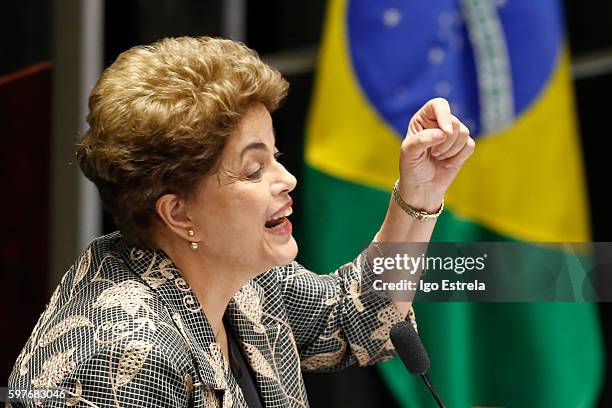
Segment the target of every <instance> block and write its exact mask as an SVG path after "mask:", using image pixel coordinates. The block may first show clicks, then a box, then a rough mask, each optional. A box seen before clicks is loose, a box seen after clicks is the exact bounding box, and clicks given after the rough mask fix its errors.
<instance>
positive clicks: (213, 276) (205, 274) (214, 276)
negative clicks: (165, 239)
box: [162, 241, 252, 336]
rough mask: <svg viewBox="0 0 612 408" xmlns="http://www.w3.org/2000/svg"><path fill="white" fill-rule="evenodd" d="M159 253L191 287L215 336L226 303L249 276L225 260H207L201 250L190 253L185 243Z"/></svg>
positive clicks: (220, 327)
mask: <svg viewBox="0 0 612 408" xmlns="http://www.w3.org/2000/svg"><path fill="white" fill-rule="evenodd" d="M181 244H182V245H181ZM162 250H163V251H164V252H165V253H166V254H167V255H168V256H169V257H170V259H171V260H172V261H173V262H174V264H175V265H176V267H177V268H178V269H179V271H180V272H181V275H182V276H183V278H184V279H185V281H187V283H188V284H189V286H191V289H192V290H193V292H194V294H195V295H196V297H197V298H198V301H199V302H200V305H201V307H202V310H203V312H204V314H205V315H206V318H207V319H208V322H209V323H210V325H211V327H212V330H213V333H214V334H215V336H216V335H217V334H218V333H219V332H220V331H221V330H222V328H223V315H224V314H225V310H226V309H227V305H228V304H229V301H230V300H231V298H232V296H234V294H235V293H236V292H237V291H238V290H239V289H240V287H242V285H244V283H245V282H246V281H247V280H248V279H249V277H250V276H252V274H251V275H249V274H248V273H246V272H245V271H238V270H236V269H237V268H235V267H233V266H232V265H229V264H228V263H227V261H225V262H223V260H221V259H214V258H212V257H206V256H204V252H203V249H197V250H193V249H191V248H190V247H189V246H188V243H185V242H184V241H183V242H179V243H177V244H176V245H168V244H166V245H163V246H162ZM242 272H244V273H242Z"/></svg>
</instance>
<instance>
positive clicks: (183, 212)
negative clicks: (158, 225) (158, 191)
mask: <svg viewBox="0 0 612 408" xmlns="http://www.w3.org/2000/svg"><path fill="white" fill-rule="evenodd" d="M155 211H156V212H157V214H158V215H159V218H161V220H162V222H163V223H164V225H165V226H166V227H168V228H169V229H170V230H172V231H173V232H174V233H175V234H177V235H178V236H179V237H181V238H183V239H185V240H188V241H192V240H193V237H190V236H189V235H188V230H189V229H190V228H193V223H192V220H191V218H190V217H189V214H188V212H187V206H186V205H185V200H184V199H182V198H179V197H178V196H177V195H176V194H164V195H163V196H161V197H159V198H158V199H157V201H156V202H155Z"/></svg>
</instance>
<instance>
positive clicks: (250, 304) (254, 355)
mask: <svg viewBox="0 0 612 408" xmlns="http://www.w3.org/2000/svg"><path fill="white" fill-rule="evenodd" d="M264 301H265V299H264V291H263V289H262V288H261V287H260V286H259V285H257V283H255V282H253V281H248V282H247V283H246V284H245V285H244V286H242V288H241V289H240V291H238V292H237V293H236V294H235V295H234V297H233V298H232V299H231V301H230V303H229V305H228V307H227V310H226V316H227V317H228V319H227V321H228V322H230V324H231V326H232V329H233V331H234V333H235V335H236V338H237V340H238V342H239V344H240V345H241V347H242V351H243V354H244V356H245V357H246V359H247V360H248V362H249V364H250V366H251V367H252V369H253V372H254V373H255V377H256V378H255V381H256V382H257V385H258V387H259V390H260V394H261V398H262V400H263V402H264V405H265V406H266V407H285V406H289V405H291V404H289V402H288V401H287V400H286V399H282V400H279V397H281V396H282V397H285V398H287V393H286V392H285V390H284V387H283V383H282V378H279V377H280V374H279V370H278V368H277V366H276V363H277V358H276V357H277V355H276V354H278V353H279V351H275V350H277V349H276V345H277V342H278V340H279V338H280V337H279V335H280V332H279V330H282V327H281V326H280V325H279V324H278V323H277V322H276V321H274V320H273V319H270V318H267V316H266V315H264V313H263V305H264Z"/></svg>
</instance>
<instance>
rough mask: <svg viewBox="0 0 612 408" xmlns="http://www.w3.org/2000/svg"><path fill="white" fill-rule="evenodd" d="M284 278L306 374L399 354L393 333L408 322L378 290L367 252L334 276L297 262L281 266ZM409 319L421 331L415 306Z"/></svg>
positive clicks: (286, 304)
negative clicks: (396, 324)
mask: <svg viewBox="0 0 612 408" xmlns="http://www.w3.org/2000/svg"><path fill="white" fill-rule="evenodd" d="M280 277H281V285H282V287H283V297H284V302H285V308H286V310H287V314H288V320H289V324H290V325H291V328H292V330H293V334H294V337H295V341H296V345H297V348H298V352H299V354H300V359H301V364H302V369H303V370H306V371H333V370H338V369H341V368H344V367H346V366H348V365H350V364H353V363H354V362H357V363H358V364H359V365H360V366H364V365H369V364H374V363H376V362H379V361H384V360H386V359H388V358H390V357H392V356H393V355H395V350H394V348H393V345H392V344H391V341H390V340H389V330H390V329H391V327H392V326H393V325H394V324H395V323H397V322H398V321H400V320H403V319H402V317H401V315H400V312H399V311H398V309H397V308H396V307H395V304H394V303H393V302H392V301H391V300H390V299H389V298H388V297H387V296H386V295H385V294H384V293H382V292H379V291H375V290H374V289H373V281H374V280H375V279H376V275H375V274H374V273H373V271H372V269H371V267H370V264H369V263H368V259H367V255H366V251H364V252H362V253H361V254H359V256H357V258H356V259H355V260H354V261H353V262H350V263H347V264H345V265H343V266H341V267H340V268H339V269H337V270H336V271H335V272H333V273H331V274H329V275H317V274H315V273H313V272H311V271H308V270H307V269H305V268H304V267H303V266H301V265H300V264H299V263H297V262H293V263H291V264H289V265H287V266H285V267H283V268H281V273H280ZM408 318H410V321H411V322H412V324H413V326H415V328H416V322H415V320H414V312H413V310H412V308H411V309H410V312H409V314H408Z"/></svg>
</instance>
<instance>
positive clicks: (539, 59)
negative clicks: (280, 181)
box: [301, 0, 603, 408]
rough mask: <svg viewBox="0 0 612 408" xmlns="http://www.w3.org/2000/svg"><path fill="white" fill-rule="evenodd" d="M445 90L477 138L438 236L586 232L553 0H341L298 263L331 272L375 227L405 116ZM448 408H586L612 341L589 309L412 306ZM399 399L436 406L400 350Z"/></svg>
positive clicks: (312, 137) (319, 88)
mask: <svg viewBox="0 0 612 408" xmlns="http://www.w3.org/2000/svg"><path fill="white" fill-rule="evenodd" d="M437 96H441V97H444V98H446V99H448V100H449V102H450V104H451V108H452V110H453V113H454V114H455V115H457V116H458V117H459V118H460V119H461V120H462V121H463V122H464V123H465V124H466V125H467V126H468V127H469V128H470V131H471V134H472V136H473V137H474V138H475V139H476V144H477V147H476V152H475V153H474V155H473V156H472V157H471V158H470V159H469V160H468V161H467V163H466V164H465V166H464V167H463V169H462V170H461V171H460V172H459V174H458V176H457V178H456V179H455V181H454V183H453V184H452V186H451V188H450V189H449V191H448V192H447V195H446V209H445V211H444V213H443V215H442V216H441V217H440V219H439V220H438V223H437V226H436V229H435V231H434V236H433V240H434V241H512V242H517V241H518V242H587V241H589V240H590V239H591V237H590V225H589V210H588V208H589V207H588V202H587V198H586V186H585V181H584V170H583V166H582V161H581V149H580V145H579V138H578V135H577V127H576V118H575V111H574V106H573V95H572V88H571V78H570V63H569V55H568V49H567V46H566V43H565V39H564V29H563V24H562V14H561V10H560V6H559V2H558V0H557V1H554V0H538V1H527V0H505V1H504V0H497V1H494V0H435V1H424V0H418V1H417V0H410V1H399V0H396V1H392V0H376V1H371V0H331V1H330V4H329V7H328V14H327V20H326V25H325V29H324V37H323V41H322V48H321V50H320V59H319V66H318V73H317V79H316V84H315V90H314V99H313V104H312V108H311V112H310V116H309V122H308V125H307V129H306V132H307V135H306V136H307V137H306V147H305V156H306V157H305V160H306V170H305V174H304V178H303V179H304V191H305V211H306V212H305V213H304V221H305V222H304V227H303V228H304V236H302V237H301V238H302V239H301V251H302V259H303V261H304V262H305V263H306V265H308V266H309V267H310V268H312V269H314V270H320V271H331V270H333V269H334V268H335V267H337V266H338V265H340V264H341V263H343V262H345V261H346V260H347V259H350V258H352V257H354V256H355V255H356V254H357V253H358V252H359V251H360V250H361V249H363V247H364V246H365V245H366V244H367V243H368V242H369V241H370V240H371V239H372V237H373V236H374V234H375V232H376V231H377V230H378V227H379V226H380V224H381V222H382V220H383V218H384V215H385V213H386V209H387V206H388V203H389V197H390V195H389V192H390V190H391V188H392V186H393V182H394V181H395V179H396V178H397V177H398V160H399V146H400V142H401V140H402V138H403V137H404V135H405V133H406V128H407V124H408V121H409V119H410V117H411V116H412V115H413V114H414V113H415V112H416V111H417V109H418V108H419V107H420V106H421V105H422V104H423V103H424V102H425V101H427V100H428V99H430V98H433V97H437ZM415 311H416V314H417V319H418V323H419V331H420V334H421V337H422V339H423V341H424V343H425V345H426V346H427V348H428V351H429V354H430V357H431V360H432V368H431V371H430V374H431V377H432V380H433V381H434V383H435V384H436V386H437V387H438V389H439V392H440V394H441V395H442V396H443V397H444V399H445V400H446V403H447V405H448V406H449V407H474V406H488V407H493V406H495V407H546V408H548V407H555V408H559V407H572V408H573V407H591V406H594V405H595V403H596V401H597V397H598V392H599V389H600V387H601V384H602V371H603V357H602V356H603V349H602V341H601V334H600V329H599V322H598V317H597V309H596V306H595V305H594V304H590V303H467V302H464V303H461V302H458V303H420V304H415ZM379 367H380V373H381V375H382V376H383V378H384V379H385V380H386V383H387V384H388V386H389V388H390V390H391V391H392V392H393V394H394V395H395V396H396V397H397V400H398V402H399V403H400V405H402V406H406V407H433V406H434V403H433V400H432V398H431V396H430V395H428V393H427V391H426V390H425V389H424V387H423V384H421V381H420V379H418V378H414V377H411V376H410V375H409V374H408V373H407V372H406V370H405V369H404V368H403V366H402V364H401V362H400V361H399V360H398V359H394V360H391V361H390V362H387V363H384V364H381V365H380V366H379Z"/></svg>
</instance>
